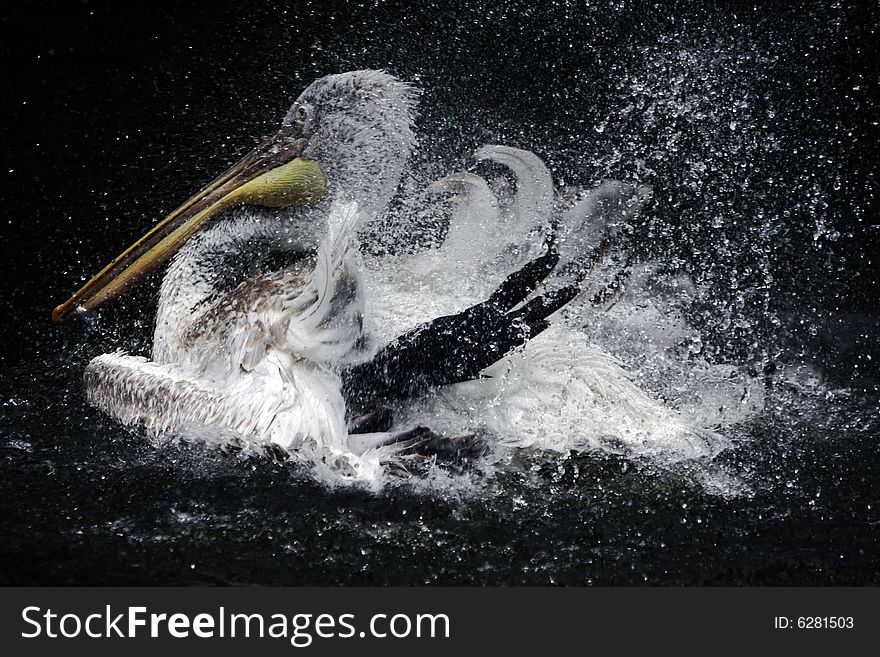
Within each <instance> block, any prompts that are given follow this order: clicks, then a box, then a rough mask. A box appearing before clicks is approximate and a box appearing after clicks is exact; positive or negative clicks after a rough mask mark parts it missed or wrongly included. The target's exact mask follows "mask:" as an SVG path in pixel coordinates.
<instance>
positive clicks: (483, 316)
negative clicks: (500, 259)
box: [53, 71, 576, 476]
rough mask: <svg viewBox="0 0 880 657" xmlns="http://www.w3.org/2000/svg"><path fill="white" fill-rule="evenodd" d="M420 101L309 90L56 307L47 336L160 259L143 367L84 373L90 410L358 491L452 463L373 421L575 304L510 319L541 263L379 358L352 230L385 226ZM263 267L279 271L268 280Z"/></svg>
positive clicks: (107, 363)
mask: <svg viewBox="0 0 880 657" xmlns="http://www.w3.org/2000/svg"><path fill="white" fill-rule="evenodd" d="M415 98H416V92H415V91H414V90H413V89H412V88H411V87H410V86H408V85H406V84H404V83H402V82H400V81H398V80H397V79H395V78H394V77H392V76H390V75H388V74H386V73H384V72H380V71H355V72H350V73H344V74H340V75H331V76H328V77H325V78H321V79H319V80H317V81H315V82H314V83H312V84H311V85H310V86H309V87H308V88H307V89H306V90H305V91H304V92H303V93H302V95H301V96H300V97H299V99H298V100H297V101H296V102H295V103H294V104H293V106H292V108H291V109H290V111H289V113H288V114H287V116H286V117H285V119H284V121H283V123H282V126H281V128H280V129H279V130H278V132H277V133H276V134H275V135H273V136H272V137H270V138H269V139H267V140H266V141H265V142H263V143H262V144H260V145H259V146H257V147H256V148H255V149H254V150H253V151H252V152H251V153H250V154H248V155H247V156H245V157H244V158H243V159H242V160H241V161H239V162H238V163H237V164H235V165H234V166H233V167H232V168H230V169H229V170H228V171H227V172H226V173H224V174H223V175H221V176H220V177H219V178H217V179H216V180H214V181H213V182H212V183H210V184H209V185H207V186H206V187H205V188H204V189H202V190H201V191H200V192H198V193H197V194H195V195H194V196H193V197H192V198H190V199H189V200H188V201H187V202H186V203H184V204H183V205H182V206H181V207H180V208H178V209H177V210H175V211H174V212H172V213H171V214H170V215H169V216H168V217H167V218H166V219H164V220H163V221H162V222H160V223H159V224H157V226H156V227H154V228H153V229H152V230H151V231H150V232H148V233H147V234H146V235H145V236H144V237H143V238H141V239H140V240H139V241H138V242H136V243H135V244H134V245H133V246H132V247H130V248H129V249H128V250H127V251H125V252H124V253H123V254H122V255H121V256H119V257H118V258H116V259H115V260H114V261H113V262H112V263H110V264H109V265H108V266H107V267H106V268H105V269H104V270H103V271H101V272H100V273H99V274H98V275H97V276H95V277H94V278H93V279H92V280H91V281H89V282H88V283H87V284H86V285H85V286H84V287H83V288H82V289H80V290H79V291H78V292H77V293H76V294H75V295H73V297H71V299H70V300H68V301H67V302H65V303H64V304H62V305H60V306H58V307H57V308H56V309H55V311H54V312H53V319H54V320H56V321H63V320H65V319H67V318H68V317H70V316H73V315H74V314H76V313H77V312H87V311H89V310H91V309H93V308H95V307H97V306H98V305H100V304H101V303H103V302H105V301H107V300H109V299H112V298H113V297H116V296H118V295H119V294H120V293H121V292H123V291H124V290H126V289H128V288H129V287H131V286H133V285H134V284H136V283H137V282H139V281H140V280H142V279H143V278H144V277H145V276H146V275H147V274H149V273H150V272H153V271H155V270H156V269H157V268H159V267H160V266H162V265H164V264H165V263H168V262H169V261H170V265H169V266H168V268H167V272H166V273H165V276H164V279H163V282H162V286H161V292H160V297H159V308H158V315H157V321H156V328H155V334H154V339H153V353H152V360H147V359H146V358H143V357H139V356H133V355H128V354H125V353H123V352H116V353H111V354H105V355H102V356H99V357H97V358H95V359H94V360H92V361H91V363H90V364H89V365H88V367H87V370H86V373H85V382H86V391H87V395H88V398H89V400H90V401H91V402H92V403H94V404H95V405H96V406H98V407H99V408H100V409H102V410H103V411H104V412H106V413H108V414H109V415H111V416H112V417H114V418H116V419H117V420H119V421H120V422H122V423H123V424H126V425H142V426H144V427H146V428H147V429H148V430H150V431H152V432H153V433H155V434H157V435H162V434H168V433H171V434H175V435H183V436H194V437H198V438H205V439H208V440H218V441H222V442H228V441H244V442H246V443H251V444H252V443H262V444H266V445H272V446H274V448H273V449H280V450H281V451H283V453H285V454H286V453H295V452H298V453H305V454H307V455H311V456H319V460H322V461H325V462H331V463H335V462H336V461H344V462H345V463H347V464H348V466H350V467H348V468H347V469H348V470H349V472H350V473H351V474H353V475H355V476H358V475H362V476H370V475H371V473H370V472H365V471H364V470H369V469H370V468H374V467H378V465H377V464H378V463H380V462H382V461H383V459H384V460H387V458H388V457H389V456H392V455H395V454H399V453H400V452H401V451H402V450H404V449H415V448H418V447H419V446H421V448H424V449H438V450H443V449H444V448H448V447H449V445H451V446H452V448H453V449H458V447H459V446H460V443H459V442H456V441H454V440H452V441H449V442H448V443H445V442H444V441H443V439H439V438H438V437H436V436H432V435H430V434H428V433H425V432H415V433H413V432H407V433H403V434H397V435H391V434H389V433H383V432H385V431H387V429H388V428H389V424H390V423H389V421H388V418H387V417H386V416H385V415H384V414H383V413H381V412H380V413H378V415H377V414H375V413H374V414H372V415H369V414H368V413H369V412H370V411H374V410H376V409H377V408H379V405H380V404H381V403H382V402H383V401H384V400H387V399H393V398H400V397H405V396H408V395H413V394H417V393H418V392H419V391H421V390H424V389H425V388H426V387H427V386H439V385H443V384H446V383H455V382H459V381H463V380H467V379H472V378H475V377H477V376H478V375H479V372H480V371H481V370H482V369H484V368H485V367H487V366H488V365H491V364H492V363H493V362H495V361H496V360H498V359H499V358H500V357H502V356H503V355H504V354H505V353H507V352H508V351H510V349H512V348H513V347H515V346H518V345H521V344H523V343H524V342H525V341H526V340H528V339H529V338H530V337H531V336H533V335H535V334H537V333H539V332H540V331H542V330H543V329H545V328H546V327H547V325H548V324H547V320H546V319H545V318H546V316H547V315H549V314H550V313H552V312H553V311H555V310H556V309H558V308H559V307H560V306H561V305H563V304H565V303H566V302H567V301H568V300H569V299H571V298H572V296H573V295H574V293H575V292H576V290H573V289H569V288H563V289H561V290H559V291H557V292H556V293H553V294H546V295H544V296H539V297H536V298H533V299H532V300H531V301H529V302H528V303H526V304H523V305H520V306H519V307H518V308H516V309H514V308H515V307H516V306H517V305H518V304H520V302H521V301H523V300H524V299H525V298H526V297H527V296H528V295H530V294H531V293H532V291H533V290H534V289H535V287H536V286H537V285H538V284H539V283H540V281H541V280H542V279H543V278H544V277H545V276H547V275H548V274H549V273H550V271H551V270H552V269H553V267H554V266H555V264H556V261H557V256H556V255H555V254H554V253H552V252H551V251H548V252H547V253H546V254H545V255H543V256H540V257H538V258H537V259H535V260H533V261H532V262H530V263H529V264H527V265H526V266H525V267H524V268H522V269H521V270H520V271H518V272H515V273H514V274H512V275H511V276H509V278H508V279H507V280H506V281H505V282H504V283H502V285H501V286H500V287H499V288H498V289H497V290H496V292H495V293H493V294H492V295H491V297H490V298H489V300H487V301H486V302H484V303H481V304H477V305H476V306H473V307H472V308H468V309H467V310H466V311H465V312H462V313H459V314H457V315H451V316H447V317H442V318H439V319H437V320H435V321H433V322H429V323H427V324H425V325H422V326H420V327H418V328H416V329H414V330H412V331H410V332H409V333H407V334H405V335H403V336H400V337H399V338H398V339H397V340H395V341H392V342H391V343H390V344H389V345H387V346H386V347H385V348H383V349H382V350H380V351H379V352H378V354H376V355H375V356H372V357H371V354H370V353H369V351H368V350H367V345H368V344H369V339H368V337H369V336H365V335H364V331H363V324H362V309H363V303H364V301H363V295H362V290H361V288H362V286H361V283H360V277H359V274H358V254H357V249H356V248H355V247H353V245H352V236H353V231H354V228H355V225H356V223H357V222H358V221H369V220H372V219H375V218H377V217H379V216H380V215H382V214H383V213H384V212H385V210H386V207H387V205H388V203H389V201H390V200H391V198H392V196H393V194H394V193H395V190H396V189H397V187H398V185H399V182H400V179H401V176H402V173H403V171H404V167H405V165H406V162H407V159H408V157H409V154H410V151H411V149H412V147H413V131H412V120H413V119H412V113H413V108H414V104H415ZM273 253H274V254H278V253H281V254H284V255H285V256H286V258H287V260H288V264H287V266H285V267H283V268H281V269H277V268H276V269H273V268H272V267H271V266H270V264H268V262H269V260H271V259H270V258H269V255H270V254H273ZM347 407H348V408H347ZM347 410H348V416H349V418H348V419H349V420H350V417H351V416H352V415H354V414H357V413H367V414H368V415H366V416H365V417H366V418H367V420H368V421H366V420H364V421H361V422H360V424H362V425H363V426H361V427H352V426H351V422H349V421H347ZM356 424H357V423H356ZM370 429H372V430H374V431H375V433H364V431H366V430H370ZM356 431H359V433H355V432H356ZM426 446H427V447H426ZM382 450H385V451H384V452H383V451H382ZM376 454H379V457H380V458H378V459H377V458H376ZM365 455H372V457H373V458H372V459H366V460H365V459H363V458H361V457H364V456H365ZM334 460H335V461H334Z"/></svg>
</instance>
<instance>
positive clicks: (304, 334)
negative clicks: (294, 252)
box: [184, 203, 363, 376]
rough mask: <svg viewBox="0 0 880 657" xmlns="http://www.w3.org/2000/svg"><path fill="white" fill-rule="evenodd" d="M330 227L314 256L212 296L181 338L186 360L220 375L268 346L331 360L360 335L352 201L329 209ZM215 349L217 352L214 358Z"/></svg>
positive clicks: (248, 367) (247, 364)
mask: <svg viewBox="0 0 880 657" xmlns="http://www.w3.org/2000/svg"><path fill="white" fill-rule="evenodd" d="M330 214H331V220H330V226H329V227H330V230H329V232H328V235H327V237H326V238H325V239H324V240H323V242H322V243H321V245H320V247H319V249H318V253H317V255H316V257H314V258H306V259H303V260H301V261H300V262H298V263H297V264H296V265H295V266H294V267H292V268H290V269H286V270H284V271H280V272H273V273H269V274H263V275H261V276H256V277H253V278H250V279H248V280H246V281H244V282H243V283H241V284H240V285H239V286H238V287H236V288H235V289H233V290H232V291H231V292H228V293H227V294H224V295H223V296H221V297H220V298H218V299H217V300H216V301H215V302H214V303H213V304H211V307H210V308H209V309H208V310H207V311H205V312H204V313H203V314H202V315H200V316H199V318H198V319H197V320H196V321H195V322H193V324H192V326H190V328H189V329H188V331H187V333H186V335H185V338H184V341H185V343H186V345H187V352H188V356H189V360H190V362H189V364H190V365H191V366H194V367H196V368H197V369H201V370H203V371H204V370H208V369H211V367H212V366H216V365H221V364H222V365H223V368H222V369H223V370H224V375H225V376H229V375H235V374H237V373H238V372H240V371H242V370H243V371H252V370H254V369H255V368H256V367H257V366H258V365H259V364H260V363H261V362H262V361H263V360H264V359H265V358H266V356H267V354H268V353H269V352H270V351H271V350H278V351H281V352H283V353H286V354H289V355H291V356H294V357H295V358H298V359H302V360H305V361H311V362H314V363H315V364H317V365H335V364H337V363H339V362H343V361H344V360H345V359H346V357H347V356H349V355H350V354H352V353H353V352H355V351H356V350H357V347H358V346H359V345H360V344H362V342H363V321H362V315H363V295H362V294H361V285H360V278H359V275H358V269H357V266H356V265H357V263H356V254H355V253H354V252H353V250H352V249H351V235H352V228H353V226H354V223H355V222H356V219H357V205H356V204H354V203H351V204H337V205H334V207H333V208H332V209H331V213H330ZM218 356H222V357H218Z"/></svg>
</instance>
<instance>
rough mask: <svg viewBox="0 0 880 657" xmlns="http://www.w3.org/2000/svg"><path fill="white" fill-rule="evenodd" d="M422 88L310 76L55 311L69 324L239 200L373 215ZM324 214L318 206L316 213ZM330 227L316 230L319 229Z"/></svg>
mask: <svg viewBox="0 0 880 657" xmlns="http://www.w3.org/2000/svg"><path fill="white" fill-rule="evenodd" d="M415 100H416V91H415V90H414V89H413V88H412V87H410V86H409V85H407V84H404V83H402V82H400V81H399V80H397V79H396V78H394V77H393V76H391V75H389V74H387V73H385V72H383V71H370V70H364V71H351V72H348V73H341V74H338V75H329V76H327V77H324V78H320V79H318V80H316V81H315V82H313V83H312V84H311V85H309V87H308V88H307V89H306V90H305V91H304V92H303V93H302V94H301V95H300V97H299V98H298V99H297V100H296V102H294V104H293V106H292V107H291V108H290V111H289V112H288V113H287V115H286V116H285V118H284V121H283V122H282V124H281V127H280V128H279V130H278V131H277V132H276V133H275V134H273V135H272V136H270V137H268V138H267V139H266V140H264V141H263V142H262V143H260V144H259V145H257V147H256V148H254V149H253V150H252V151H251V152H250V153H248V154H247V155H245V156H244V157H243V158H242V159H241V160H239V161H238V162H237V163H235V164H234V165H233V166H232V167H231V168H230V169H228V170H227V171H226V172H225V173H223V174H221V175H220V176H219V177H218V178H216V179H215V180H213V181H212V182H211V183H209V184H208V185H206V186H205V187H204V188H202V189H201V190H200V191H198V192H197V193H196V194H194V195H193V196H192V197H190V198H189V199H188V200H187V201H186V202H185V203H183V204H182V205H181V206H180V207H179V208H177V209H176V210H174V211H173V212H172V213H171V214H169V215H168V216H167V217H165V219H163V220H162V221H160V222H159V223H158V224H156V226H154V227H153V228H152V229H151V230H150V231H149V232H148V233H147V234H146V235H144V236H143V237H142V238H140V239H139V240H138V241H137V242H135V243H134V244H133V245H132V246H130V247H129V248H128V249H127V250H126V251H124V252H123V253H122V254H121V255H119V256H118V257H117V258H115V259H114V260H113V261H112V262H111V263H110V264H108V265H107V266H106V267H105V268H104V269H102V270H101V271H100V272H99V273H98V274H97V275H96V276H95V277H94V278H92V279H91V280H90V281H89V282H88V283H86V284H85V285H84V286H83V287H82V288H80V290H78V291H77V292H76V293H75V294H74V295H73V296H72V297H71V298H70V299H68V300H67V301H66V302H64V303H63V304H61V305H59V306H57V307H56V308H55V310H54V311H53V312H52V319H53V321H55V322H62V321H64V320H66V319H68V318H69V317H71V316H72V315H73V314H75V312H76V311H78V310H82V311H86V310H92V309H94V308H96V307H98V306H99V305H101V304H102V303H104V302H106V301H108V300H110V299H113V298H115V297H117V296H119V295H120V294H121V293H122V292H124V291H126V290H128V289H130V288H132V287H133V286H134V285H136V284H137V283H138V282H140V281H142V280H143V279H144V278H146V277H147V276H148V275H149V274H150V273H152V272H154V271H155V270H157V269H158V268H159V267H161V266H162V265H164V264H165V263H167V262H168V260H169V259H170V258H171V257H172V256H173V255H174V254H175V253H176V252H177V251H179V250H180V248H181V246H183V244H185V243H186V242H187V240H189V239H190V238H191V237H192V236H193V235H194V234H196V233H197V232H198V231H199V230H200V229H201V228H202V227H203V226H205V224H206V223H207V222H208V221H209V220H210V219H211V218H213V217H215V216H217V215H218V214H221V213H223V212H224V211H226V210H229V209H230V208H234V207H236V206H242V205H248V206H262V207H266V208H273V209H274V210H273V213H272V219H273V220H276V221H278V222H279V223H283V221H284V218H285V209H287V210H286V212H288V213H293V212H295V211H296V208H297V207H298V206H302V205H313V204H316V203H318V202H319V201H321V200H322V199H324V198H325V197H326V198H328V199H329V198H334V199H348V200H357V201H358V203H359V205H360V207H361V212H362V215H363V216H367V217H370V216H375V215H377V214H379V213H381V212H382V211H383V210H384V208H385V207H386V206H387V204H388V202H389V201H390V199H391V197H392V196H393V194H394V191H395V190H396V188H397V186H398V184H399V182H400V178H401V175H402V173H403V170H404V166H405V164H406V160H407V158H408V157H409V154H410V151H411V150H412V147H413V141H414V138H413V131H412V121H413V110H414V107H415ZM315 216H320V213H315ZM322 229H323V227H321V226H316V227H315V228H314V230H315V232H319V231H321V230H322Z"/></svg>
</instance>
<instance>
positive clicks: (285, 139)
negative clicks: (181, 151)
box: [52, 126, 327, 322]
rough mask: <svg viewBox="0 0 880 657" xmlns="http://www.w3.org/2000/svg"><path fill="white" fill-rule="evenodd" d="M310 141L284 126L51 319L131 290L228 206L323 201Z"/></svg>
mask: <svg viewBox="0 0 880 657" xmlns="http://www.w3.org/2000/svg"><path fill="white" fill-rule="evenodd" d="M307 143H308V140H307V139H306V138H304V137H302V135H301V133H300V131H299V130H298V129H297V128H294V127H291V126H284V127H282V128H281V129H280V130H279V131H278V132H277V133H275V134H274V135H272V136H271V137H269V138H268V139H266V140H265V141H264V142H263V143H261V144H260V145H259V146H257V147H256V148H255V149H254V150H252V151H251V152H250V153H248V154H247V155H245V156H244V157H243V158H242V159H241V160H239V161H238V162H237V163H236V164H235V165H233V166H232V167H231V168H230V169H229V170H228V171H226V173H224V174H223V175H221V176H220V177H219V178H217V179H216V180H214V181H213V182H211V183H210V184H208V185H207V186H206V187H204V188H203V189H202V190H201V191H199V192H198V193H197V194H195V195H194V196H192V197H191V198H190V199H189V200H188V201H186V203H184V204H183V205H181V206H180V207H179V208H177V209H176V210H175V211H174V212H172V213H171V214H169V215H168V216H167V217H165V219H163V220H162V221H160V222H159V223H158V224H156V226H154V227H153V228H152V230H150V231H149V232H148V233H147V234H146V235H144V236H143V237H142V238H140V239H139V240H138V241H137V242H135V243H134V244H132V245H131V246H130V247H129V248H128V249H126V250H125V252H123V253H122V254H121V255H120V256H118V257H117V258H116V259H114V260H113V261H112V262H111V263H110V264H109V265H107V266H106V267H104V269H102V270H101V271H100V272H99V273H98V274H97V275H96V276H95V277H94V278H92V280H90V281H89V282H88V283H86V284H85V285H84V286H83V287H82V288H80V290H79V291H78V292H77V293H76V294H74V295H73V296H72V297H70V299H68V300H67V301H65V302H64V303H62V304H61V305H60V306H58V307H56V308H55V310H53V311H52V321H54V322H63V321H64V320H66V319H68V318H69V317H71V316H72V315H73V314H74V313H75V312H76V311H78V310H92V309H94V308H96V307H98V306H99V305H101V304H102V303H104V302H105V301H108V300H109V299H113V298H115V297H117V296H119V295H120V294H121V293H122V292H124V291H125V290H127V289H130V288H131V287H132V286H134V285H136V284H137V283H139V282H140V281H142V280H143V279H144V278H146V277H147V276H148V275H149V274H151V273H152V272H154V271H156V269H158V268H159V267H161V266H162V265H163V264H165V263H166V262H168V260H169V259H170V258H171V257H172V256H173V255H174V254H175V253H176V252H177V251H178V250H179V249H180V247H181V246H183V244H184V243H185V242H186V240H188V239H189V238H190V237H192V236H193V235H194V234H195V233H196V232H197V231H198V230H199V228H201V227H202V226H203V225H204V224H205V222H207V221H208V220H209V219H210V218H211V217H213V216H215V215H217V214H218V213H220V212H222V211H224V210H226V209H228V208H231V207H234V206H237V205H245V204H253V205H263V206H268V207H274V208H280V207H287V206H290V205H302V204H305V203H314V202H316V201H318V200H320V199H321V198H322V197H323V196H324V194H326V192H327V178H326V176H325V175H324V172H323V171H322V170H321V167H320V166H319V165H318V163H317V162H315V161H313V160H310V159H308V158H305V157H302V152H303V149H304V148H305V146H306V144H307Z"/></svg>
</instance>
